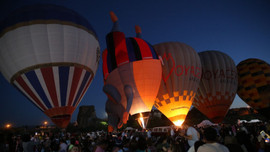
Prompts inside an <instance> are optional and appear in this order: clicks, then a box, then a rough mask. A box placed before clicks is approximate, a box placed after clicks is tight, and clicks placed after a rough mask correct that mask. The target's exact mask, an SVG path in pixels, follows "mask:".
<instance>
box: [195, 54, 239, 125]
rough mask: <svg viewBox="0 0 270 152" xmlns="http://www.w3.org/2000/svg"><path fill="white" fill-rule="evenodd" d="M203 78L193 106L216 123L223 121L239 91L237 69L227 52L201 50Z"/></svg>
mask: <svg viewBox="0 0 270 152" xmlns="http://www.w3.org/2000/svg"><path fill="white" fill-rule="evenodd" d="M199 56H200V59H201V63H202V78H201V82H200V86H199V89H198V91H197V95H196V96H195V99H194V102H193V106H194V107H196V108H197V109H198V110H199V111H200V112H202V113H203V114H204V115H205V116H207V117H208V118H209V119H211V121H212V122H214V123H221V122H222V121H223V119H224V117H225V116H226V114H227V112H228V110H229V108H230V106H231V104H232V102H233V100H234V98H235V95H236V91H237V80H238V78H237V69H236V66H235V64H234V61H233V60H232V58H231V57H230V56H228V55H227V54H225V53H223V52H220V51H215V50H209V51H203V52H199Z"/></svg>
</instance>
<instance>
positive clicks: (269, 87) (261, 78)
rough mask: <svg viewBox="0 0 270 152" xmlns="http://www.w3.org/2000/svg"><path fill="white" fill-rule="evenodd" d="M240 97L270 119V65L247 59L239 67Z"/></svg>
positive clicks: (238, 92)
mask: <svg viewBox="0 0 270 152" xmlns="http://www.w3.org/2000/svg"><path fill="white" fill-rule="evenodd" d="M237 71H238V90H237V94H238V96H239V97H240V98H241V99H242V100H244V101H245V102H246V103H247V104H248V105H250V106H251V107H252V108H254V109H256V110H257V111H258V112H259V113H260V114H262V115H264V116H265V117H267V118H269V119H270V65H269V64H268V63H266V62H265V61H262V60H260V59H255V58H251V59H246V60H244V61H241V62H240V63H239V64H238V65H237Z"/></svg>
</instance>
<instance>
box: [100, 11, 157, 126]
mask: <svg viewBox="0 0 270 152" xmlns="http://www.w3.org/2000/svg"><path fill="white" fill-rule="evenodd" d="M111 18H112V21H113V22H114V25H113V28H112V31H111V32H110V33H108V35H107V36H106V42H107V49H106V50H105V51H104V52H103V54H102V58H103V76H104V82H105V85H104V87H103V91H104V92H105V93H106V94H107V96H108V101H107V104H106V105H111V104H118V106H110V107H109V106H108V107H107V106H106V111H107V113H108V117H110V115H111V116H112V115H114V116H113V117H114V118H117V117H118V118H119V120H120V121H117V122H115V121H114V122H115V124H111V125H113V126H114V127H118V128H120V127H121V126H122V124H123V123H126V122H127V120H128V115H129V114H131V115H137V116H138V117H140V119H139V120H142V121H144V120H146V121H147V120H148V116H149V112H150V111H151V109H152V107H153V105H154V101H155V98H156V95H157V93H158V89H159V86H160V81H161V73H162V68H161V62H160V60H159V58H158V56H157V54H156V52H155V50H154V49H153V47H152V46H151V45H150V44H149V43H148V42H146V41H145V40H143V39H141V38H139V37H132V38H125V35H124V33H123V32H120V30H119V25H118V19H117V17H116V16H115V14H114V13H113V12H111ZM136 31H137V36H140V28H139V27H136ZM108 102H109V103H108ZM113 107H115V109H112V108H113ZM119 109H124V111H122V110H119ZM120 111H122V112H120ZM115 120H116V119H115ZM140 122H141V121H140ZM145 123H146V122H145V121H144V123H143V124H142V127H143V128H145V127H146V124H145Z"/></svg>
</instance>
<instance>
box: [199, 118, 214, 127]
mask: <svg viewBox="0 0 270 152" xmlns="http://www.w3.org/2000/svg"><path fill="white" fill-rule="evenodd" d="M214 125H215V124H214V123H212V122H211V121H209V120H203V121H202V122H201V123H199V124H198V125H197V126H198V127H199V128H200V127H203V128H204V127H208V126H214Z"/></svg>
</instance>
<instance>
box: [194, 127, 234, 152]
mask: <svg viewBox="0 0 270 152" xmlns="http://www.w3.org/2000/svg"><path fill="white" fill-rule="evenodd" d="M203 141H204V142H205V144H203V145H201V146H200V147H199V148H198V151H197V152H229V149H228V148H227V147H226V146H224V145H222V144H220V143H218V142H217V131H216V129H214V128H212V127H208V128H206V129H205V130H204V132H203Z"/></svg>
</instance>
